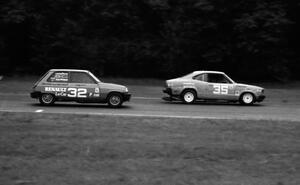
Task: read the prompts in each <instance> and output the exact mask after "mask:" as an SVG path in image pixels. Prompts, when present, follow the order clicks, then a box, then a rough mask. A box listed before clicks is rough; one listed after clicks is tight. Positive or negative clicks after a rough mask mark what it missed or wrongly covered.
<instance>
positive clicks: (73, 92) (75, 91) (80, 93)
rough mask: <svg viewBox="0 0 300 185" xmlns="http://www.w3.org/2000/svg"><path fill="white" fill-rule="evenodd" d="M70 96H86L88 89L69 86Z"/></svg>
mask: <svg viewBox="0 0 300 185" xmlns="http://www.w3.org/2000/svg"><path fill="white" fill-rule="evenodd" d="M67 92H68V94H67V95H68V97H70V98H76V97H77V98H86V97H87V96H86V94H87V90H86V89H83V88H78V89H76V88H68V90H67Z"/></svg>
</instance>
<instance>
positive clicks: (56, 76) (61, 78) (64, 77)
mask: <svg viewBox="0 0 300 185" xmlns="http://www.w3.org/2000/svg"><path fill="white" fill-rule="evenodd" d="M47 81H48V82H68V81H69V73H68V72H61V71H59V72H54V73H53V74H52V75H51V76H50V77H49V78H48V80H47Z"/></svg>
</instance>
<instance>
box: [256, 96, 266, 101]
mask: <svg viewBox="0 0 300 185" xmlns="http://www.w3.org/2000/svg"><path fill="white" fill-rule="evenodd" d="M265 98H266V96H265V95H260V96H258V97H257V98H256V101H257V102H262V101H264V99H265Z"/></svg>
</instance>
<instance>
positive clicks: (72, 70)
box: [49, 69, 89, 72]
mask: <svg viewBox="0 0 300 185" xmlns="http://www.w3.org/2000/svg"><path fill="white" fill-rule="evenodd" d="M49 71H51V72H54V71H69V72H89V71H88V70H81V69H50V70H49Z"/></svg>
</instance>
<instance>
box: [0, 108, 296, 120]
mask: <svg viewBox="0 0 300 185" xmlns="http://www.w3.org/2000/svg"><path fill="white" fill-rule="evenodd" d="M0 112H11V113H16V112H18V113H31V112H30V111H23V110H1V109H0ZM44 113H48V114H69V115H72V114H73V115H95V116H120V117H140V118H178V119H195V120H196V119H202V120H203V119H211V120H253V121H262V120H266V121H292V122H299V119H293V118H290V119H284V118H265V117H251V118H249V117H248V118H247V117H234V116H228V117H213V116H176V115H159V114H132V113H129V114H126V113H97V112H90V113H86V112H44Z"/></svg>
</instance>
